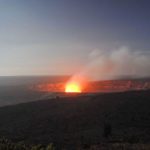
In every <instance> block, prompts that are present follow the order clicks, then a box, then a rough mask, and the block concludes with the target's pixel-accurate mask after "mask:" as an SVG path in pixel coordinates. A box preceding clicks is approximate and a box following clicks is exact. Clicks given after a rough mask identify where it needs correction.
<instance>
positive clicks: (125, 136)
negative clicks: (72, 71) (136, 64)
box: [0, 91, 150, 150]
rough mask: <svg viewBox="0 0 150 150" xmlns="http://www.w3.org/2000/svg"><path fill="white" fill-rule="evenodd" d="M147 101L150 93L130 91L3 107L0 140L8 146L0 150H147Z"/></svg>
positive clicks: (149, 122) (149, 120) (149, 121)
mask: <svg viewBox="0 0 150 150" xmlns="http://www.w3.org/2000/svg"><path fill="white" fill-rule="evenodd" d="M149 98H150V91H133V92H124V93H110V94H99V95H87V96H86V95H85V96H79V97H78V96H75V97H67V98H57V99H49V100H43V101H37V102H30V103H24V104H18V105H14V106H6V107H2V108H0V138H2V137H5V138H6V139H9V140H11V141H12V142H9V141H8V143H9V144H8V143H7V142H4V141H5V140H4V141H3V140H1V142H0V146H2V147H4V148H3V149H4V150H5V149H6V150H9V149H10V150H16V149H15V148H16V146H18V145H19V146H23V145H24V146H26V149H25V148H18V149H19V150H27V149H31V150H37V149H38V150H39V149H40V150H47V149H46V148H47V147H48V148H49V149H53V148H55V149H69V150H71V149H89V150H91V149H93V150H94V149H95V150H97V149H102V150H103V149H105V150H107V149H118V150H120V149H121V150H123V149H125V150H126V149H131V150H132V149H133V150H134V149H137V150H138V149H140V150H142V149H143V150H144V149H150V146H149V143H150V117H149V116H150V109H149V108H150V99H149ZM2 139H3V138H2ZM6 141H7V140H6ZM20 143H22V144H23V145H22V144H20ZM50 143H53V144H50ZM39 144H40V145H39ZM5 146H6V148H5ZM7 146H11V147H12V148H10V147H9V148H7ZM33 146H34V149H33ZM36 146H37V147H36ZM42 148H43V149H42ZM3 149H2V148H1V147H0V150H3ZM18 149H17V150H18ZM49 149H48V150H49Z"/></svg>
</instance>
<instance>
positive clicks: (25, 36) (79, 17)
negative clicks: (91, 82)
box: [0, 0, 150, 76]
mask: <svg viewBox="0 0 150 150" xmlns="http://www.w3.org/2000/svg"><path fill="white" fill-rule="evenodd" d="M122 46H125V47H128V48H130V49H132V51H140V52H143V53H145V52H146V53H147V52H149V50H150V1H149V0H0V75H1V76H5V75H55V74H56V75H64V74H73V73H75V72H78V71H79V70H81V69H82V67H84V66H85V64H87V63H88V61H89V58H88V57H89V54H91V52H92V51H93V50H95V49H100V50H103V51H107V52H109V51H112V50H114V49H118V48H119V47H122Z"/></svg>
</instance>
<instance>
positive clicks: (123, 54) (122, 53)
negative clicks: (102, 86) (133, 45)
mask: <svg viewBox="0 0 150 150" xmlns="http://www.w3.org/2000/svg"><path fill="white" fill-rule="evenodd" d="M88 59H89V63H88V64H87V65H86V66H85V67H84V69H83V70H82V71H81V72H80V73H78V74H76V75H75V76H73V77H72V79H77V78H79V80H83V79H88V80H109V79H117V78H122V77H133V78H138V77H150V53H149V52H147V51H137V50H136V51H135V50H134V51H133V50H131V49H129V48H127V47H121V48H119V49H116V50H110V51H103V50H99V49H96V50H93V51H92V52H91V53H90V54H89V58H88Z"/></svg>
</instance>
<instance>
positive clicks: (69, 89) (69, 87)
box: [65, 82, 82, 93]
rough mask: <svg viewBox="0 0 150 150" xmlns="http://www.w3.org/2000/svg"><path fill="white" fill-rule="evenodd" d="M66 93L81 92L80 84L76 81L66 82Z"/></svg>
mask: <svg viewBox="0 0 150 150" xmlns="http://www.w3.org/2000/svg"><path fill="white" fill-rule="evenodd" d="M65 92H66V93H81V92H82V90H81V86H80V85H79V84H78V83H75V82H69V83H67V84H66V87H65Z"/></svg>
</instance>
